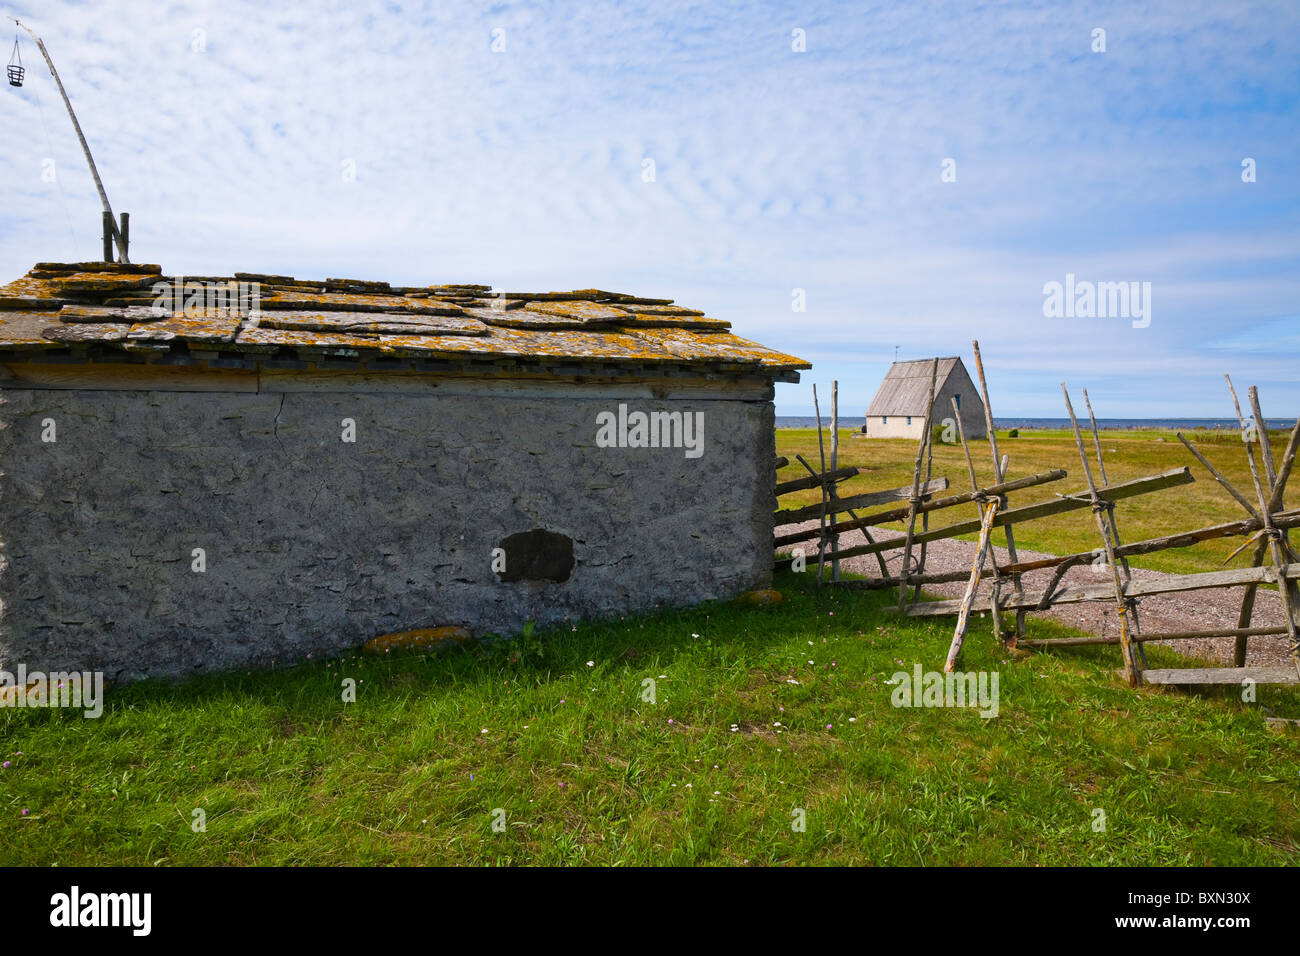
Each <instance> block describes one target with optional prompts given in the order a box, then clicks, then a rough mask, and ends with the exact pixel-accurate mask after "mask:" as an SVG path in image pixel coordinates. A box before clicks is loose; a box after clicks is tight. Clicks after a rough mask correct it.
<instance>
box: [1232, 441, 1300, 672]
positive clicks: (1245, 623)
mask: <svg viewBox="0 0 1300 956" xmlns="http://www.w3.org/2000/svg"><path fill="white" fill-rule="evenodd" d="M1298 449H1300V419H1296V423H1295V427H1294V428H1292V429H1291V439H1290V441H1288V442H1287V445H1286V451H1284V452H1283V453H1282V467H1281V469H1280V470H1279V471H1278V473H1277V476H1276V478H1275V479H1274V481H1273V491H1272V493H1271V495H1270V497H1269V499H1268V504H1269V510H1270V511H1274V512H1276V511H1277V510H1279V509H1281V508H1282V507H1283V497H1284V495H1285V493H1286V483H1287V480H1288V479H1289V478H1290V477H1291V468H1292V466H1294V465H1295V459H1296V451H1297V450H1298ZM1260 524H1261V527H1262V526H1263V522H1261V523H1260ZM1267 551H1268V541H1267V540H1265V539H1264V538H1261V539H1260V540H1259V542H1258V543H1257V544H1256V545H1255V553H1254V554H1253V555H1252V556H1251V562H1250V566H1251V567H1252V568H1257V567H1259V566H1260V565H1261V564H1263V563H1264V554H1265V552H1267ZM1257 590H1258V586H1257V585H1255V584H1248V585H1246V590H1245V593H1243V594H1242V596H1241V610H1240V611H1239V612H1238V613H1237V627H1238V628H1248V627H1250V619H1251V617H1252V616H1253V615H1254V613H1255V592H1256V591H1257ZM1232 661H1233V663H1234V664H1235V665H1236V666H1237V667H1245V666H1246V637H1245V635H1243V636H1241V637H1239V638H1237V641H1236V644H1235V645H1234V647H1233V653H1232Z"/></svg>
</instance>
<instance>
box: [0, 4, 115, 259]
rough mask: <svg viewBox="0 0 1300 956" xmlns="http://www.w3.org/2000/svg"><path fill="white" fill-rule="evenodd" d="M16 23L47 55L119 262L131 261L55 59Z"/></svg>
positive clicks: (37, 40) (36, 37)
mask: <svg viewBox="0 0 1300 956" xmlns="http://www.w3.org/2000/svg"><path fill="white" fill-rule="evenodd" d="M9 19H10V20H13V22H14V23H16V24H18V26H19V27H20V28H21V29H23V30H25V31H26V32H27V35H28V36H30V37H31V38H32V39H33V40H35V41H36V48H37V49H38V50H40V51H41V56H43V57H45V65H46V66H48V67H49V68H50V76H52V77H54V85H55V86H57V87H58V88H59V95H60V96H61V97H63V105H64V106H66V107H67V108H68V116H69V117H70V118H71V120H72V128H73V129H74V130H75V131H76V133H77V140H78V141H79V142H80V143H81V151H82V152H83V153H85V154H86V164H87V165H89V166H90V175H91V177H92V178H93V179H94V180H95V188H96V189H97V190H99V200H100V202H101V203H103V204H104V212H105V213H106V214H107V215H108V220H107V224H108V231H109V232H111V233H112V235H113V238H114V239H115V240H116V241H117V252H118V257H119V258H118V261H119V262H130V261H131V260H130V259H129V258H127V254H126V242H125V241H124V240H123V238H122V235H121V233H120V232H118V228H117V222H116V220H115V219H114V218H113V207H112V206H111V205H109V202H108V193H106V192H104V184H103V182H102V181H101V180H100V178H99V170H98V169H96V168H95V157H93V156H91V155H90V145H89V144H88V143H87V142H86V136H85V134H84V133H82V132H81V124H80V123H78V122H77V114H76V113H74V112H73V111H72V100H70V99H68V93H67V90H65V89H64V88H63V81H62V80H61V79H59V71H58V70H56V69H55V68H54V61H53V60H52V59H50V53H49V51H48V50H46V49H45V42H44V41H43V40H42V39H41V38H40V37H38V36H37V35H36V34H35V33H33V32H32V31H31V30H30V29H28V27H27V26H26V25H25V24H24V23H22V21H20V20H19V19H18V18H17V17H10V18H9ZM104 261H105V262H112V261H113V256H112V250H111V249H110V250H109V254H108V255H106V256H105V257H104Z"/></svg>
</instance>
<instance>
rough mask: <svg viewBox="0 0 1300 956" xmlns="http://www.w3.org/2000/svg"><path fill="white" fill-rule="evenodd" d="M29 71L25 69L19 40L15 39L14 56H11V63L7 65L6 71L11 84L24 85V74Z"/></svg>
mask: <svg viewBox="0 0 1300 956" xmlns="http://www.w3.org/2000/svg"><path fill="white" fill-rule="evenodd" d="M26 72H27V71H26V70H24V69H23V58H22V54H21V53H19V52H18V40H17V38H15V39H14V52H13V56H11V57H9V65H8V66H7V67H5V73H7V74H8V76H9V85H10V86H22V85H23V74H24V73H26Z"/></svg>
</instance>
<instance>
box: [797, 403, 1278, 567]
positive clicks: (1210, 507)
mask: <svg viewBox="0 0 1300 956" xmlns="http://www.w3.org/2000/svg"><path fill="white" fill-rule="evenodd" d="M850 434H851V431H850V430H848V429H841V431H840V453H839V463H840V465H841V467H842V466H845V465H856V466H858V467H859V468H860V469H862V473H861V474H859V475H857V476H856V477H854V478H851V479H849V480H848V481H846V482H842V483H841V484H840V494H841V495H844V496H847V495H851V494H857V493H861V492H864V491H875V490H883V489H886V488H898V487H902V486H904V485H910V484H911V481H912V467H913V464H914V463H915V461H916V442H915V441H912V440H906V439H876V438H871V439H852V438H850V437H849V435H850ZM1174 436H1175V432H1172V431H1170V432H1156V431H1131V432H1130V431H1111V432H1102V433H1101V438H1102V451H1103V454H1104V459H1105V462H1106V474H1107V477H1108V478H1109V479H1110V481H1111V483H1112V484H1115V483H1118V482H1121V481H1129V480H1132V479H1134V478H1141V477H1143V476H1146V475H1154V474H1158V473H1159V472H1163V471H1168V470H1169V469H1171V468H1180V467H1183V466H1184V465H1186V466H1188V467H1190V468H1191V471H1192V475H1193V476H1194V477H1195V478H1196V482H1195V484H1191V485H1184V486H1181V487H1178V488H1169V489H1166V490H1164V491H1157V492H1153V493H1152V494H1149V495H1141V496H1139V497H1136V498H1129V499H1126V500H1124V501H1121V502H1119V503H1118V504H1117V505H1116V515H1117V519H1118V522H1119V529H1120V534H1121V537H1122V540H1124V541H1125V542H1132V541H1140V540H1143V539H1145V538H1154V537H1159V536H1161V535H1165V534H1172V533H1174V532H1177V531H1191V530H1193V529H1196V528H1202V527H1206V526H1208V525H1212V524H1218V523H1220V522H1223V521H1236V520H1240V519H1241V518H1244V517H1245V512H1244V511H1243V510H1242V508H1241V506H1240V505H1239V504H1238V503H1237V502H1236V501H1234V500H1233V499H1232V498H1231V497H1230V496H1229V495H1228V493H1227V492H1226V491H1224V489H1223V488H1222V487H1220V486H1219V484H1218V482H1216V481H1215V480H1214V478H1213V477H1211V475H1210V474H1209V473H1208V472H1207V471H1206V470H1205V469H1204V468H1202V467H1201V465H1200V464H1199V463H1198V462H1197V461H1196V459H1195V458H1193V457H1192V455H1191V453H1190V452H1188V450H1187V449H1186V448H1184V447H1183V445H1182V443H1181V442H1179V441H1178V439H1177V438H1176V437H1174ZM824 437H825V438H826V439H827V440H829V437H830V436H829V432H826V433H825V435H824ZM1085 437H1086V447H1087V450H1088V453H1089V455H1090V456H1094V457H1092V458H1090V464H1091V466H1092V469H1093V478H1094V480H1096V481H1097V483H1098V486H1099V487H1100V484H1101V481H1100V476H1099V475H1098V472H1097V463H1096V459H1095V452H1094V448H1093V445H1092V439H1091V436H1085ZM1187 437H1188V439H1189V440H1193V441H1194V444H1196V446H1197V447H1198V449H1199V450H1200V451H1201V453H1202V454H1203V455H1205V457H1206V458H1208V459H1209V460H1210V462H1211V463H1212V464H1213V465H1214V466H1215V467H1216V468H1218V469H1219V471H1220V472H1221V473H1222V474H1223V475H1224V477H1226V478H1227V479H1228V480H1229V481H1230V482H1232V484H1233V486H1234V487H1235V488H1236V489H1237V490H1238V491H1240V492H1241V493H1242V494H1243V495H1245V496H1247V498H1248V500H1251V501H1252V502H1253V501H1254V485H1253V484H1252V482H1251V477H1250V467H1249V465H1248V464H1247V463H1246V453H1245V449H1244V446H1243V444H1242V442H1241V440H1240V436H1239V435H1238V434H1237V433H1236V432H1199V433H1197V434H1196V435H1195V436H1193V435H1190V434H1189V435H1188V436H1187ZM1287 437H1288V435H1287V434H1286V433H1283V432H1277V431H1275V432H1272V433H1271V435H1270V439H1271V441H1272V446H1273V454H1274V458H1275V459H1276V460H1278V461H1280V460H1281V457H1282V452H1283V451H1284V450H1285V448H1286V440H1287ZM1161 439H1163V441H1162V440H1161ZM776 444H777V454H779V455H785V456H786V457H788V458H789V459H790V465H789V466H787V467H786V468H783V469H781V471H780V478H781V479H786V478H795V477H799V476H801V475H806V474H807V471H806V470H804V468H803V466H801V465H800V464H799V463H798V462H797V461H796V460H795V457H794V456H795V454H796V453H797V454H802V455H803V456H804V458H806V459H807V460H808V462H809V464H811V465H812V466H813V467H814V468H817V467H818V466H819V464H820V458H819V456H818V450H817V430H816V429H815V428H792V429H778V430H777V433H776ZM970 444H971V457H972V459H974V462H975V474H976V478H977V479H978V480H979V481H980V483H981V485H986V484H992V483H993V459H992V455H990V454H989V443H988V442H987V441H984V440H982V439H981V440H978V441H972V442H971V443H970ZM998 451H999V452H1001V453H1002V454H1005V455H1009V456H1010V464H1009V467H1008V474H1009V475H1010V477H1012V478H1017V477H1023V476H1025V475H1031V474H1035V473H1037V472H1043V471H1050V470H1052V469H1053V468H1064V469H1065V470H1066V471H1067V472H1069V476H1068V477H1066V478H1063V479H1062V480H1060V481H1057V482H1052V483H1050V484H1046V485H1039V486H1037V487H1035V488H1028V489H1025V490H1024V491H1019V492H1015V493H1013V494H1011V495H1010V496H1009V499H1010V502H1011V505H1012V506H1013V507H1014V506H1016V505H1023V504H1032V503H1033V502H1036V501H1046V500H1050V499H1051V498H1052V496H1053V495H1054V494H1072V493H1076V492H1079V491H1086V490H1087V481H1086V480H1085V479H1084V476H1083V469H1082V467H1081V465H1080V463H1079V452H1078V449H1077V447H1076V445H1075V442H1074V435H1073V433H1072V432H1069V431H1064V430H1059V431H1058V430H1033V431H1029V430H1022V431H1021V432H1020V437H1019V438H1008V437H1007V435H1006V432H1003V431H999V432H998ZM827 454H828V455H829V454H830V451H829V445H828V447H827ZM1256 459H1257V461H1258V459H1259V451H1258V448H1257V449H1256ZM1259 468H1260V474H1261V476H1262V475H1263V464H1262V462H1261V463H1259ZM933 473H934V475H935V476H936V477H938V476H946V477H947V479H948V481H949V491H948V492H945V494H958V493H960V492H964V491H969V490H970V478H969V475H968V473H967V470H966V457H965V455H964V454H963V452H962V449H961V445H959V444H955V445H944V444H941V443H939V442H936V443H935V446H934V472H933ZM1297 481H1300V479H1297ZM1296 487H1297V488H1300V485H1297V486H1296ZM820 500H821V498H820V495H819V493H818V492H816V491H804V492H797V493H792V494H789V495H785V496H783V497H782V498H781V506H782V507H783V508H785V507H793V506H795V505H799V504H812V503H814V502H817V501H820ZM1288 501H1289V502H1291V503H1292V506H1294V502H1296V501H1300V491H1297V492H1295V493H1293V494H1291V495H1290V496H1289V498H1288ZM972 513H973V512H972V510H971V508H969V507H967V508H955V509H952V510H948V511H943V512H938V513H937V514H932V515H931V518H930V520H931V525H930V526H931V527H937V526H941V525H944V524H950V523H952V522H953V521H957V520H968V519H969V518H970V517H971V515H972ZM892 527H895V528H898V529H899V530H900V531H901V530H902V524H901V523H895V524H894V525H892ZM1015 532H1016V544H1017V545H1018V546H1019V547H1021V548H1027V549H1030V550H1034V551H1046V552H1048V553H1049V554H1073V553H1075V552H1078V551H1088V550H1091V549H1093V548H1096V547H1098V545H1099V544H1100V542H1099V540H1098V535H1097V525H1096V522H1095V520H1094V519H1093V517H1092V514H1091V512H1089V511H1088V510H1086V509H1085V510H1080V511H1076V512H1072V513H1070V514H1066V515H1059V516H1055V517H1052V518H1045V519H1042V520H1039V521H1031V522H1025V523H1023V524H1017V525H1016V528H1015ZM966 539H967V540H971V541H973V540H975V536H974V535H968V536H966ZM994 540H995V542H997V543H1002V542H1003V538H1002V535H1001V532H997V533H995V536H994ZM1242 540H1243V539H1241V538H1237V539H1235V540H1234V539H1221V540H1218V541H1208V542H1203V543H1201V544H1199V545H1197V546H1196V547H1193V548H1187V549H1180V550H1176V551H1165V552H1161V553H1158V554H1152V555H1145V556H1143V557H1139V558H1134V559H1132V561H1131V562H1130V563H1131V564H1132V565H1133V566H1134V567H1143V568H1152V569H1154V570H1157V571H1171V572H1176V573H1187V572H1192V571H1214V570H1218V569H1220V568H1222V567H1224V564H1223V561H1224V559H1225V558H1226V557H1227V556H1228V555H1229V554H1231V553H1232V551H1233V549H1234V548H1236V547H1237V546H1238V545H1239V544H1241V542H1242ZM1250 553H1251V549H1249V548H1248V549H1246V551H1245V552H1244V553H1243V554H1242V555H1239V556H1238V557H1237V558H1236V559H1235V560H1234V562H1233V564H1232V565H1230V566H1232V567H1241V566H1244V565H1245V564H1247V563H1248V562H1249V560H1250Z"/></svg>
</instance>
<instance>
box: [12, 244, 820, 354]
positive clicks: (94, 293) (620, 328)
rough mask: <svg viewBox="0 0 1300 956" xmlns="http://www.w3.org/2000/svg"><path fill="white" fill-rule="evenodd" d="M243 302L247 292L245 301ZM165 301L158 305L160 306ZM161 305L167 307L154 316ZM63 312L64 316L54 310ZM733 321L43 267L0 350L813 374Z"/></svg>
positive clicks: (477, 295) (658, 304)
mask: <svg viewBox="0 0 1300 956" xmlns="http://www.w3.org/2000/svg"><path fill="white" fill-rule="evenodd" d="M181 281H184V283H185V291H186V292H187V293H188V292H189V291H190V286H191V283H196V284H199V285H200V286H202V285H208V286H214V287H215V286H218V285H220V286H222V287H223V288H224V287H225V286H226V284H228V283H231V282H235V281H238V282H240V283H246V284H247V283H256V286H255V287H254V288H253V289H251V290H247V289H246V290H247V291H255V292H256V296H255V297H254V298H253V299H251V300H249V301H245V302H240V303H239V305H240V307H241V308H244V309H245V311H243V312H240V311H239V310H238V309H234V310H232V309H227V308H214V307H213V300H212V299H210V298H209V299H208V300H207V302H206V305H207V308H203V307H200V308H197V309H194V308H179V307H183V306H186V305H188V304H189V303H190V302H192V301H196V300H201V299H202V298H203V297H202V296H201V295H200V294H199V293H196V294H195V295H194V296H189V295H183V296H181V297H180V301H178V302H177V303H176V304H177V306H178V310H177V312H176V314H174V315H173V314H171V311H170V306H171V304H172V300H171V299H170V297H163V298H162V299H161V300H157V301H156V297H155V295H154V293H153V291H152V289H153V286H154V284H155V283H158V282H167V283H172V284H175V283H179V282H181ZM241 291H245V290H241ZM160 303H161V306H160ZM160 307H165V308H164V309H163V310H162V311H160ZM60 309H62V311H59V310H60ZM729 328H730V323H728V322H726V321H723V320H721V319H715V318H710V317H707V316H705V315H704V314H703V313H702V312H700V311H699V310H696V309H689V308H685V307H683V306H679V305H675V304H674V303H673V301H672V300H671V299H650V298H640V297H637V296H632V295H626V294H623V293H618V292H606V291H604V290H601V289H581V290H577V291H572V292H544V293H528V292H508V293H501V292H493V291H492V290H491V288H490V287H489V286H484V285H452V284H445V285H430V286H399V287H390V286H389V285H388V283H385V282H370V281H366V280H361V279H326V280H322V281H312V280H299V279H294V278H293V277H291V276H282V275H268V274H259V273H235V275H234V277H233V279H232V278H231V277H220V276H210V277H204V278H202V279H198V278H195V277H184V278H183V279H182V278H181V277H169V276H166V275H163V274H161V273H160V272H159V271H158V267H157V266H152V265H141V266H136V265H125V264H118V263H39V264H38V266H37V268H36V269H34V270H32V272H30V273H28V275H27V276H25V277H23V278H21V279H18V280H15V281H13V282H10V283H9V284H8V285H5V286H3V287H0V351H17V350H32V349H39V348H62V349H65V350H66V349H68V348H72V349H81V350H84V349H88V348H93V347H96V346H102V347H105V348H108V349H126V350H130V351H137V352H145V353H159V352H168V351H174V350H176V349H184V348H185V347H186V346H188V345H191V344H192V345H194V346H196V347H197V346H202V350H203V352H204V354H208V353H210V352H211V351H212V350H214V349H216V350H220V351H224V352H230V353H236V354H240V353H242V354H244V355H245V356H247V357H249V358H250V359H252V360H260V358H259V357H260V356H268V355H273V354H280V355H283V353H286V352H287V353H288V355H287V356H285V357H288V358H290V359H295V353H302V354H301V355H299V356H297V359H298V360H305V361H308V362H310V360H311V356H312V355H313V354H318V353H319V354H325V355H328V356H332V357H336V358H337V357H343V358H355V359H357V360H359V361H363V360H364V356H366V355H367V354H370V355H375V354H380V355H384V356H386V357H410V358H417V359H418V358H426V359H427V358H439V357H445V358H449V359H462V360H463V359H479V360H481V359H494V358H502V359H510V360H518V361H521V362H526V361H529V360H533V361H545V362H548V363H554V362H562V361H572V362H577V363H580V364H581V363H606V362H611V363H633V364H635V363H655V364H658V363H672V364H677V365H707V366H708V367H710V368H711V369H719V370H725V369H726V368H728V367H730V368H734V369H736V370H738V371H742V370H745V369H750V370H755V371H761V372H763V373H766V374H779V373H785V372H789V371H793V370H795V369H801V368H808V367H809V366H808V363H807V362H804V361H803V360H801V359H798V358H796V357H795V356H792V355H786V354H783V353H781V352H776V351H773V350H771V349H767V348H764V347H763V346H761V345H759V344H757V343H755V342H751V341H749V340H747V339H742V338H740V337H738V336H736V335H732V334H731V333H730V332H729V331H727V330H728V329H729Z"/></svg>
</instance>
